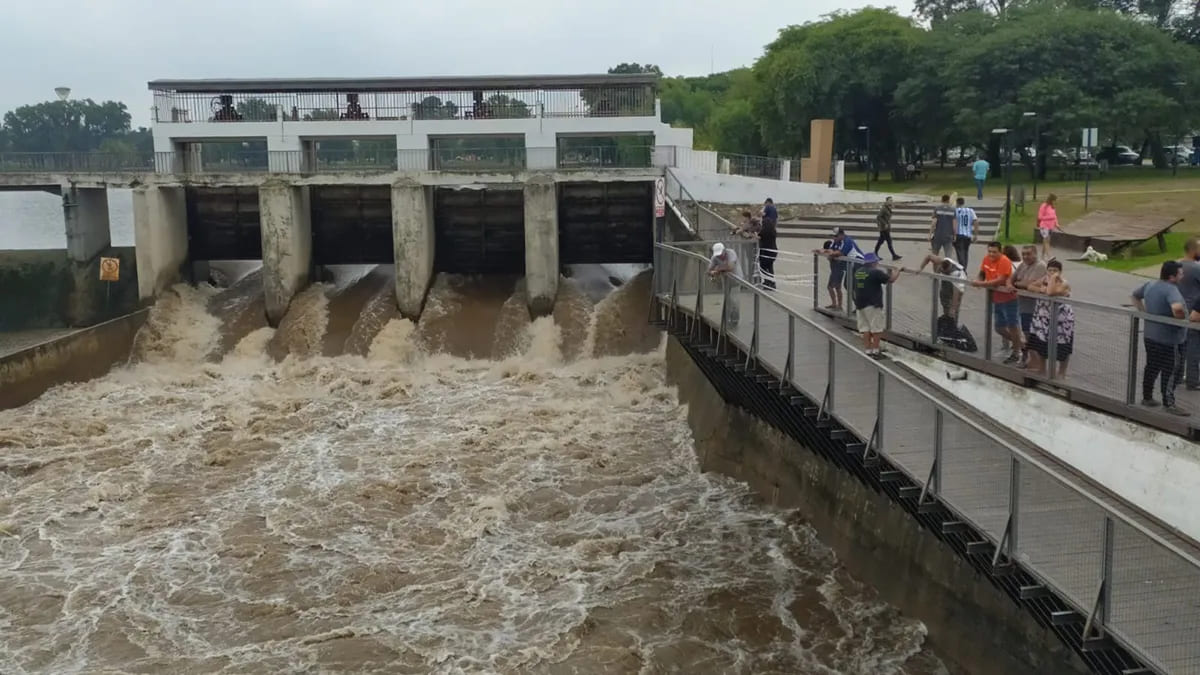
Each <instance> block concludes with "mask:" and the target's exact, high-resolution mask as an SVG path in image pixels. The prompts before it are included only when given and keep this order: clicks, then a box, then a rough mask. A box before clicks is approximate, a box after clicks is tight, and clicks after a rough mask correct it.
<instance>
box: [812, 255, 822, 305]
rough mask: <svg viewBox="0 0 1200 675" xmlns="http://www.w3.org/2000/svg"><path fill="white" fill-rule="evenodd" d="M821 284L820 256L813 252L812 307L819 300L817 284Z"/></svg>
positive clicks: (818, 303)
mask: <svg viewBox="0 0 1200 675" xmlns="http://www.w3.org/2000/svg"><path fill="white" fill-rule="evenodd" d="M820 284H821V256H820V255H818V254H816V253H814V254H813V309H817V308H818V307H819V306H820V305H821V302H820V300H819V299H818V297H817V296H818V292H819V291H818V289H817V286H819V285H820Z"/></svg>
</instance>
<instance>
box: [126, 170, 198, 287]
mask: <svg viewBox="0 0 1200 675" xmlns="http://www.w3.org/2000/svg"><path fill="white" fill-rule="evenodd" d="M133 237H134V242H135V243H136V245H137V269H138V298H139V299H140V300H148V299H150V298H153V297H154V296H155V295H157V294H158V293H159V292H160V291H162V290H163V289H164V288H167V287H168V286H170V285H171V284H174V283H176V282H178V281H180V280H181V279H182V278H183V277H182V273H181V270H182V268H183V265H184V263H186V262H187V259H188V230H187V197H186V195H185V193H184V189H183V188H182V187H166V186H148V187H139V188H137V189H135V190H134V191H133Z"/></svg>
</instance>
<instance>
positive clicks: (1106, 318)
mask: <svg viewBox="0 0 1200 675" xmlns="http://www.w3.org/2000/svg"><path fill="white" fill-rule="evenodd" d="M820 244H821V242H819V241H815V240H814V241H809V240H791V241H788V242H786V243H785V244H781V245H782V246H784V247H785V248H784V250H785V251H791V252H794V253H796V254H800V255H792V256H787V255H785V256H783V258H782V259H781V260H780V262H779V263H777V264H776V272H777V274H779V275H781V277H784V278H785V280H784V282H783V284H782V285H781V288H780V290H781V294H780V295H781V296H782V298H783V299H785V300H786V302H787V303H788V304H789V305H791V306H795V307H801V306H804V307H807V308H811V307H812V293H813V287H812V281H811V280H812V278H813V267H812V260H811V255H810V253H811V250H812V248H814V247H817V246H820ZM860 246H861V243H860ZM897 249H898V252H899V253H900V254H901V255H902V256H903V257H904V259H903V260H902V261H901V262H900V264H902V265H906V266H911V267H912V268H916V267H917V266H918V265H919V264H920V261H921V259H922V258H923V257H924V255H925V253H926V251H925V248H924V246H922V245H921V244H920V243H918V242H903V243H901V244H900V245H899V246H898V247H897ZM985 252H986V248H985V247H984V246H983V245H979V244H977V245H976V246H974V247H972V251H971V255H970V259H969V265H968V275H970V276H972V277H974V275H975V274H976V273H977V272H978V269H979V261H980V260H982V258H983V256H984V254H985ZM1060 253H1061V255H1060V260H1063V268H1064V269H1063V275H1064V277H1065V278H1066V279H1067V280H1068V281H1069V282H1070V283H1071V288H1072V297H1073V298H1075V299H1079V300H1084V301H1088V302H1093V303H1097V304H1100V305H1105V306H1107V307H1112V308H1115V309H1117V310H1120V309H1121V308H1122V307H1128V306H1129V305H1130V304H1131V302H1132V300H1131V297H1130V296H1131V293H1132V292H1133V289H1135V288H1137V287H1138V286H1140V285H1142V284H1144V283H1145V282H1146V279H1145V278H1143V277H1139V276H1135V275H1132V274H1128V273H1125V272H1115V271H1112V270H1107V269H1103V268H1098V267H1094V266H1091V265H1088V264H1086V263H1081V262H1075V261H1072V260H1069V259H1067V256H1068V255H1070V254H1069V253H1065V252H1060ZM828 271H829V266H828V263H827V262H825V261H824V260H822V261H821V272H820V275H821V278H820V279H819V280H818V292H819V294H820V295H819V298H820V304H821V306H824V305H827V304H829V299H828V295H827V293H826V292H825V285H826V279H827V276H828ZM933 293H934V280H932V279H929V278H922V277H916V276H909V275H906V276H904V277H902V278H901V280H900V281H899V282H897V284H896V286H895V288H894V291H893V307H892V330H893V331H895V332H897V333H902V334H905V335H908V336H910V337H913V338H916V339H919V340H920V341H923V342H933V340H932V323H933V321H934V320H935V318H936V315H934V314H933V313H932V312H933V309H934V308H935V307H936V305H935V304H934V303H933ZM938 311H939V312H940V309H939V310H938ZM1075 314H1076V328H1075V346H1074V354H1073V355H1072V356H1071V359H1070V362H1069V368H1068V372H1067V378H1066V379H1065V380H1061V381H1059V382H1057V384H1060V385H1062V386H1064V387H1074V388H1078V389H1081V390H1086V391H1088V392H1094V393H1096V394H1099V395H1102V396H1104V397H1106V398H1111V399H1114V400H1115V401H1118V402H1123V401H1125V400H1126V394H1127V390H1128V387H1129V385H1130V382H1129V381H1128V363H1129V358H1130V325H1129V319H1128V318H1127V316H1126V314H1124V313H1122V312H1121V311H1118V312H1102V311H1099V310H1096V309H1093V308H1089V307H1086V306H1079V305H1077V306H1076V308H1075ZM959 318H960V321H961V323H963V324H964V325H966V326H967V328H968V329H970V331H971V333H972V334H973V335H974V336H975V339H976V341H977V342H978V343H979V345H980V351H979V353H978V354H976V355H977V356H982V355H983V344H984V339H985V334H986V330H985V327H986V324H985V321H986V319H985V298H984V294H983V293H982V292H981V291H979V290H977V289H968V292H967V293H966V294H965V295H964V297H963V301H962V307H961V309H960V313H959ZM993 338H994V341H993V344H994V345H995V347H994V349H993V360H994V361H997V362H999V361H1002V360H1003V359H1004V357H1005V356H1006V354H1005V353H1004V352H1003V351H1002V350H1001V348H1000V339H999V337H998V336H993ZM1137 354H1138V365H1137V368H1136V370H1135V371H1134V374H1133V376H1134V382H1133V385H1134V393H1135V401H1140V400H1141V379H1140V378H1141V370H1142V367H1143V366H1144V365H1145V360H1144V358H1145V354H1144V349H1143V348H1142V346H1141V337H1140V335H1139V336H1138V337H1137ZM1155 397H1156V398H1158V393H1157V388H1156V393H1155ZM1176 397H1177V400H1178V402H1179V404H1180V406H1181V407H1183V408H1185V409H1187V410H1189V411H1191V412H1192V413H1193V415H1194V417H1195V418H1196V419H1194V420H1192V421H1190V423H1191V424H1194V425H1196V426H1200V392H1197V391H1187V390H1186V388H1185V387H1183V386H1182V385H1181V386H1179V387H1178V388H1177V390H1176ZM1133 412H1135V413H1136V415H1137V416H1139V417H1143V418H1145V419H1154V420H1158V421H1160V422H1161V424H1162V428H1168V429H1172V430H1174V429H1175V428H1178V427H1179V426H1180V420H1179V419H1178V418H1172V417H1171V416H1168V415H1166V414H1165V413H1160V412H1157V411H1154V410H1149V409H1139V410H1136V411H1133ZM1147 416H1149V417H1147Z"/></svg>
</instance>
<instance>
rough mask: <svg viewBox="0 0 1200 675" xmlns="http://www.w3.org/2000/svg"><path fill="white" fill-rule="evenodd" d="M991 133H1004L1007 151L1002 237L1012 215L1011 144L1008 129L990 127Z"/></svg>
mask: <svg viewBox="0 0 1200 675" xmlns="http://www.w3.org/2000/svg"><path fill="white" fill-rule="evenodd" d="M992 133H993V134H1003V135H1004V150H1005V152H1007V153H1008V159H1007V160H1006V161H1005V163H1004V182H1005V183H1006V184H1007V186H1006V188H1005V193H1004V238H1005V239H1006V240H1007V239H1008V238H1009V237H1008V231H1009V230H1008V222H1009V220H1010V219H1011V217H1012V147H1010V146H1011V145H1012V143H1011V139H1010V137H1009V135H1008V129H992Z"/></svg>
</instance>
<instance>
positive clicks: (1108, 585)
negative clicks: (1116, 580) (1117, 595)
mask: <svg viewBox="0 0 1200 675" xmlns="http://www.w3.org/2000/svg"><path fill="white" fill-rule="evenodd" d="M1114 534H1115V532H1114V526H1113V519H1112V516H1107V515H1106V516H1104V553H1103V555H1101V557H1100V561H1101V562H1100V564H1101V567H1100V575H1101V576H1100V579H1101V581H1100V583H1101V584H1103V585H1102V587H1101V589H1100V607H1099V609H1098V611H1097V612H1096V618H1097V619H1098V620H1099V621H1100V625H1101V626H1102V627H1103V626H1107V625H1108V617H1109V614H1110V613H1111V612H1112V610H1111V607H1112V589H1113V539H1114Z"/></svg>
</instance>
